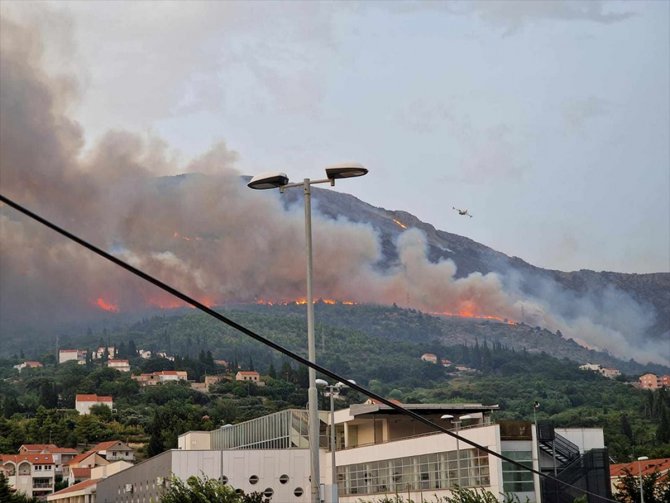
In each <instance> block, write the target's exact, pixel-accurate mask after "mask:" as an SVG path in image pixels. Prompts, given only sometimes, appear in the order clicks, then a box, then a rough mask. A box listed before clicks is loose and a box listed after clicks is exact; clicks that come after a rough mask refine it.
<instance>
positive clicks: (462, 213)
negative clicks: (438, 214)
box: [451, 206, 472, 218]
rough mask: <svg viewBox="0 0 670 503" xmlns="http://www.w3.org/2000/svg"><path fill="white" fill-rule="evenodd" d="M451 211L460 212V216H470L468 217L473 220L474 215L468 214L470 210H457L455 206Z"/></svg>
mask: <svg viewBox="0 0 670 503" xmlns="http://www.w3.org/2000/svg"><path fill="white" fill-rule="evenodd" d="M451 209H452V210H456V211H458V214H459V215H462V216H468V217H470V218H472V215H471V214H470V213H468V210H461V209H460V208H456V207H454V206H452V207H451Z"/></svg>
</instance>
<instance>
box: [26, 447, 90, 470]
mask: <svg viewBox="0 0 670 503" xmlns="http://www.w3.org/2000/svg"><path fill="white" fill-rule="evenodd" d="M19 454H51V456H52V457H53V462H54V467H55V473H56V476H61V475H62V474H63V466H65V465H67V464H68V463H69V462H70V461H71V460H72V459H73V458H74V457H75V456H77V455H78V454H79V451H77V449H72V448H70V447H58V446H57V445H54V444H23V445H22V446H21V447H19Z"/></svg>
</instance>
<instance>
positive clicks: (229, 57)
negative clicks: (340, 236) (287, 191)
mask: <svg viewBox="0 0 670 503" xmlns="http://www.w3.org/2000/svg"><path fill="white" fill-rule="evenodd" d="M3 11H4V12H5V13H9V14H10V15H12V16H14V17H16V18H23V19H30V21H31V22H32V23H35V24H37V25H39V26H40V28H41V30H42V32H43V34H44V37H45V40H46V45H45V47H46V53H45V62H46V64H47V66H48V68H49V69H50V71H51V72H53V73H54V74H59V73H60V74H65V73H67V74H68V75H70V76H71V77H72V78H73V79H74V82H75V84H76V87H77V99H76V100H75V101H74V102H73V103H71V104H70V105H69V107H70V109H69V110H68V113H69V114H70V116H71V117H73V118H74V119H75V120H76V121H78V122H79V123H80V124H81V126H82V128H83V131H84V135H85V141H86V145H87V146H91V145H94V144H95V143H96V142H97V141H98V140H99V139H100V138H101V137H102V136H103V135H104V134H105V133H106V132H108V131H109V130H125V131H133V132H137V133H139V134H141V135H143V136H145V137H146V138H151V139H156V140H160V141H163V142H165V143H166V144H167V145H168V146H169V151H170V155H171V156H173V157H174V159H175V160H176V161H177V162H175V163H173V164H172V168H171V169H173V170H174V171H175V172H178V171H180V169H181V167H182V166H183V164H184V163H185V162H187V161H188V160H189V159H192V158H194V157H197V156H199V155H202V154H203V153H204V152H206V151H208V150H209V149H210V148H211V147H212V146H213V145H215V144H217V143H218V142H221V141H223V142H225V145H226V146H227V148H228V149H229V150H230V151H231V152H233V153H234V154H233V155H234V157H235V166H236V168H237V169H238V170H239V171H240V172H242V173H244V174H249V175H253V174H256V173H259V172H265V171H274V170H279V171H283V172H285V173H287V174H288V175H289V177H290V178H291V179H292V180H300V179H302V178H305V177H310V178H321V177H322V176H323V171H322V169H323V168H324V167H325V166H327V165H329V164H333V163H338V162H343V161H357V162H361V163H363V164H364V165H365V166H366V167H367V168H368V169H369V170H370V173H369V175H368V176H366V177H364V178H360V179H356V180H350V181H347V182H346V183H341V184H338V186H337V190H340V191H342V192H347V193H350V194H353V195H355V196H356V197H358V198H360V199H362V200H364V201H366V202H368V203H370V204H373V205H375V206H380V207H384V208H386V209H391V210H405V211H408V212H410V213H412V214H414V215H416V216H417V217H419V218H420V219H422V220H424V221H426V222H429V223H431V224H433V225H434V226H435V227H436V228H438V229H441V230H445V231H448V232H453V233H456V234H459V235H463V236H467V237H469V238H472V239H474V240H476V241H478V242H481V243H483V244H485V245H487V246H490V247H492V248H494V249H496V250H498V251H501V252H504V253H506V254H508V255H511V256H518V257H521V258H522V259H524V260H526V261H528V262H530V263H532V264H534V265H537V266H540V267H544V268H551V269H559V270H565V271H570V270H578V269H593V270H597V271H600V270H611V271H619V272H631V273H645V272H662V271H664V272H667V271H670V147H669V138H670V91H669V90H670V78H669V70H670V35H669V26H670V21H669V20H670V3H669V2H662V1H651V2H644V1H639V2H598V1H589V2H548V1H547V2H539V1H538V2H533V1H511V0H510V1H506V2H502V1H501V2H495V1H486V2H476V1H475V2H468V3H462V2H260V1H258V2H188V3H187V2H103V1H96V2H53V3H48V2H39V3H29V2H12V1H6V2H3ZM54 19H58V20H59V22H57V23H55V22H54ZM161 174H168V173H161ZM453 206H455V207H459V208H467V209H468V210H469V212H470V213H472V214H473V215H474V218H463V217H459V216H458V215H457V214H456V212H454V211H453V210H452V207H453Z"/></svg>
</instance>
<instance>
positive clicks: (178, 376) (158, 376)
mask: <svg viewBox="0 0 670 503" xmlns="http://www.w3.org/2000/svg"><path fill="white" fill-rule="evenodd" d="M132 379H134V380H136V381H137V382H138V383H139V385H140V386H155V385H156V384H163V383H166V382H176V381H188V373H187V372H186V371H185V370H160V371H157V372H151V373H150V374H140V375H138V376H132Z"/></svg>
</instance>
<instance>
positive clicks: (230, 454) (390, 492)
mask: <svg viewBox="0 0 670 503" xmlns="http://www.w3.org/2000/svg"><path fill="white" fill-rule="evenodd" d="M404 407H405V408H406V409H410V410H412V411H414V412H415V413H417V414H419V415H421V416H422V417H424V418H427V419H429V420H430V421H432V422H433V423H439V424H443V425H445V426H446V427H447V428H449V429H451V430H452V431H455V430H457V431H458V434H459V436H460V437H461V438H462V439H464V440H457V439H456V438H454V437H453V436H451V435H448V434H446V433H443V432H435V431H434V430H433V429H432V428H431V427H429V426H428V425H426V424H424V423H423V422H420V421H417V420H415V419H414V418H412V417H409V416H407V415H404V414H400V413H399V412H398V411H396V410H395V409H392V408H391V407H388V406H386V405H383V404H376V403H366V404H360V405H352V406H351V407H350V408H348V409H343V410H339V411H336V412H335V420H334V423H333V425H332V426H334V430H332V431H333V432H334V435H335V440H336V442H335V445H336V449H335V453H334V456H335V464H336V466H335V472H336V477H337V480H336V481H334V480H333V476H332V472H333V470H332V464H331V459H332V455H333V453H332V452H331V451H329V450H328V446H329V436H330V432H331V430H330V426H331V425H330V424H328V423H329V418H330V415H329V414H328V413H325V412H320V419H321V428H320V431H321V434H320V438H319V446H320V477H321V480H320V482H321V485H322V487H324V494H325V502H326V503H329V502H331V501H332V500H333V499H332V494H333V489H334V482H335V483H336V485H337V490H338V493H339V501H340V502H341V503H354V502H358V501H359V500H360V499H371V500H372V499H379V498H383V497H385V496H388V497H390V498H393V497H394V496H395V495H396V494H401V495H402V496H403V497H405V498H411V499H412V500H414V501H422V500H423V501H426V500H430V499H434V498H435V496H437V497H442V496H449V495H450V494H451V489H452V488H453V487H454V486H455V485H459V486H461V487H469V488H481V489H485V490H488V491H491V492H492V493H493V494H496V495H497V494H500V493H514V494H516V495H517V496H518V497H519V498H520V500H521V501H526V498H528V501H530V502H538V501H540V497H541V493H543V494H544V493H545V490H546V491H549V490H554V488H552V487H545V485H544V484H542V485H541V484H540V477H539V476H538V475H535V474H533V473H532V472H529V471H528V470H526V469H524V468H523V467H520V466H518V465H516V464H513V463H510V462H507V461H502V460H501V459H500V458H498V457H497V456H495V455H494V454H493V453H495V452H498V453H502V454H503V455H504V456H506V457H507V458H510V459H513V460H515V461H516V462H518V463H521V464H523V465H525V466H532V467H534V468H535V469H536V470H540V469H541V470H543V471H547V472H551V473H553V470H554V466H556V469H557V471H558V474H559V477H560V476H561V474H562V472H561V470H562V469H563V468H564V467H569V469H567V470H566V471H570V474H569V476H570V477H571V478H570V480H571V484H577V485H578V486H579V482H575V480H577V479H579V480H582V479H585V478H586V477H588V482H587V483H586V484H585V485H583V486H581V487H589V488H590V490H598V491H601V493H602V494H603V495H604V496H606V497H610V498H611V493H610V492H609V491H610V489H609V488H610V484H609V472H608V457H607V452H606V449H603V448H602V447H603V445H602V431H599V430H593V431H591V430H583V429H577V430H574V429H566V430H561V431H562V433H564V434H565V435H568V436H569V437H570V438H571V439H572V441H570V440H568V439H567V438H565V437H563V436H561V435H560V434H559V433H557V431H556V430H554V429H553V428H547V427H546V426H545V425H542V424H541V425H540V428H539V431H538V433H539V434H537V435H536V432H535V428H534V427H533V425H532V424H531V423H529V422H525V421H513V422H503V423H500V424H494V423H492V421H491V413H492V412H493V411H495V410H496V409H497V408H498V406H497V405H494V406H482V405H479V404H413V405H411V404H410V405H404ZM445 416H448V418H446V417H445ZM307 417H308V413H307V411H305V410H296V409H289V410H284V411H281V412H277V413H275V414H270V415H268V416H264V417H260V418H257V419H253V420H251V421H247V422H244V423H240V424H237V425H225V426H223V427H221V428H219V429H218V430H214V431H211V432H189V433H186V434H184V435H182V436H180V437H179V440H178V446H179V449H177V450H171V451H167V452H164V453H162V454H160V455H158V456H156V457H154V458H151V459H148V460H146V461H144V462H142V463H140V464H138V465H136V466H135V467H133V468H130V469H128V470H125V471H124V472H122V473H119V474H117V475H113V476H111V477H109V478H108V479H106V480H104V481H100V482H99V483H98V492H97V497H98V499H97V501H98V503H112V502H119V503H131V502H132V503H140V502H143V501H150V500H152V499H153V500H154V501H156V500H158V499H159V498H160V494H161V491H162V490H163V487H164V484H165V481H166V480H167V479H168V478H169V477H170V475H172V474H174V475H175V476H177V477H179V478H181V479H186V478H188V477H189V476H191V475H197V476H207V477H211V478H218V479H220V480H223V481H225V482H226V483H229V484H230V485H231V486H232V487H234V488H236V489H241V490H243V491H244V492H246V493H249V492H254V491H258V492H261V493H264V494H265V495H266V496H270V495H272V498H273V501H278V502H282V503H283V502H295V503H301V502H309V501H310V499H311V494H310V491H311V489H310V483H309V472H310V453H309V440H308V433H307V432H308V421H307ZM467 440H469V441H472V442H474V443H475V444H477V445H480V446H485V447H486V448H487V449H489V450H490V451H491V453H489V452H487V451H485V450H482V449H481V448H478V447H476V446H473V445H470V444H468V443H467V442H466V441H467ZM591 447H593V449H592V450H588V449H589V448H591ZM580 456H581V457H583V458H584V463H582V464H580V466H582V465H583V466H584V468H583V469H582V468H579V470H578V473H575V470H574V468H575V464H574V462H575V461H576V460H577V459H580ZM589 456H590V457H589ZM580 470H581V471H580ZM580 477H581V478H580ZM566 487H567V486H563V485H561V486H559V489H560V490H561V491H565V490H569V488H568V489H566ZM601 493H599V494H601ZM554 495H556V497H559V496H560V497H561V498H563V497H564V496H563V495H562V494H560V495H559V494H557V493H546V496H545V497H544V499H543V501H554V500H556V501H558V500H557V499H556V497H554ZM579 495H580V493H579V492H578V493H577V494H572V493H570V494H568V495H567V496H565V497H571V498H572V499H574V497H575V496H579ZM552 498H553V499H552ZM572 499H571V500H570V501H572ZM566 501H567V499H566Z"/></svg>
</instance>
